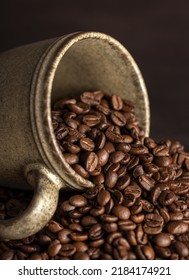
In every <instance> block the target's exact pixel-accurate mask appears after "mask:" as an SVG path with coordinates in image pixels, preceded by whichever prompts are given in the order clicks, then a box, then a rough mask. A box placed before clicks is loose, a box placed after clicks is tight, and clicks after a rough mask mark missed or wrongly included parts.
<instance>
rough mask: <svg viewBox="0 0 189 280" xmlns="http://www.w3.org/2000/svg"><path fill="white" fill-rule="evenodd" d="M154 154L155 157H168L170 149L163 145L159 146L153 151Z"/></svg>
mask: <svg viewBox="0 0 189 280" xmlns="http://www.w3.org/2000/svg"><path fill="white" fill-rule="evenodd" d="M152 153H153V155H154V156H167V155H168V153H169V148H168V147H167V146H166V145H164V144H162V145H157V146H156V147H155V148H154V149H153V150H152Z"/></svg>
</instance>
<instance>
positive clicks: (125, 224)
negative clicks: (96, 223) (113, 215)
mask: <svg viewBox="0 0 189 280" xmlns="http://www.w3.org/2000/svg"><path fill="white" fill-rule="evenodd" d="M118 226H119V229H120V230H122V231H128V230H134V229H135V228H136V224H135V223H134V222H132V221H131V220H119V221H118Z"/></svg>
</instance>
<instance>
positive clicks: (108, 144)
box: [104, 141, 115, 154]
mask: <svg viewBox="0 0 189 280" xmlns="http://www.w3.org/2000/svg"><path fill="white" fill-rule="evenodd" d="M104 149H105V150H106V151H107V152H108V153H109V154H111V153H113V152H114V151H115V147H114V145H113V144H112V143H111V142H109V141H107V142H106V143H105V145H104Z"/></svg>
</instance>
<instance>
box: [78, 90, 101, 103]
mask: <svg viewBox="0 0 189 280" xmlns="http://www.w3.org/2000/svg"><path fill="white" fill-rule="evenodd" d="M101 96H102V95H100V94H99V95H97V94H94V93H93V92H90V91H89V92H88V91H86V92H83V93H82V94H81V95H80V99H81V101H82V102H84V103H86V104H89V105H98V104H99V103H100V100H101V98H102V97H101Z"/></svg>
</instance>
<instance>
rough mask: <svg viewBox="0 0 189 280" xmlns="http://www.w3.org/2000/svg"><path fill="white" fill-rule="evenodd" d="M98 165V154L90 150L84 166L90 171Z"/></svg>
mask: <svg viewBox="0 0 189 280" xmlns="http://www.w3.org/2000/svg"><path fill="white" fill-rule="evenodd" d="M97 165H98V156H97V155H96V154H95V153H94V152H90V153H89V154H88V155H87V156H86V158H85V162H84V167H85V169H86V170H87V171H88V172H93V171H94V170H95V168H96V167H97Z"/></svg>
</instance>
